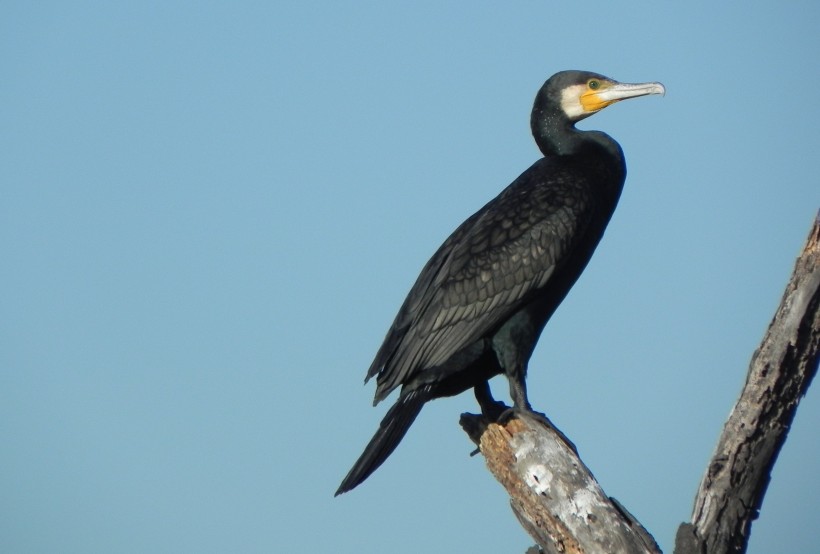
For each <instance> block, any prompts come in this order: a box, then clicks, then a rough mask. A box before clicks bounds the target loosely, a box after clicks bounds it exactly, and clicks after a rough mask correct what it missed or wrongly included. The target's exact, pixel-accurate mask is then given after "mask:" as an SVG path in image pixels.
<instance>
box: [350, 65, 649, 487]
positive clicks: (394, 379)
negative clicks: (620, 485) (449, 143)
mask: <svg viewBox="0 0 820 554" xmlns="http://www.w3.org/2000/svg"><path fill="white" fill-rule="evenodd" d="M663 92H664V89H663V86H662V85H660V84H659V83H643V84H638V85H627V84H622V83H617V82H615V81H612V80H611V79H608V78H606V77H604V76H602V75H598V74H596V73H590V72H584V71H562V72H560V73H557V74H555V75H553V76H552V77H551V78H550V79H549V80H548V81H547V82H546V83H544V85H543V86H542V87H541V90H540V91H539V92H538V95H537V96H536V98H535V105H534V106H533V110H532V117H531V127H532V132H533V136H534V137H535V141H536V143H537V144H538V147H539V148H540V150H541V152H542V153H543V154H544V157H543V158H541V159H540V160H538V161H537V162H535V163H534V164H533V165H532V166H531V167H530V168H529V169H527V170H526V171H525V172H524V173H522V174H521V176H519V177H518V178H517V179H516V180H515V181H513V183H512V184H511V185H510V186H508V187H507V188H506V189H504V191H502V192H501V194H499V195H498V196H497V197H496V198H495V199H493V200H492V201H490V202H489V203H488V204H487V205H485V206H484V207H483V208H481V209H480V210H479V211H478V212H476V213H475V214H474V215H473V216H471V217H470V218H469V219H467V221H465V222H464V223H462V224H461V225H460V226H459V227H458V229H456V230H455V232H453V234H452V235H450V237H449V238H448V239H447V240H446V241H445V242H444V244H443V245H442V246H441V247H440V248H439V249H438V251H437V252H436V253H435V254H434V255H433V257H432V258H431V259H430V261H429V262H427V265H426V266H424V269H422V271H421V274H420V275H419V277H418V280H417V281H416V283H415V285H413V288H412V289H411V290H410V293H409V294H408V295H407V298H406V300H405V301H404V304H403V305H402V307H401V309H400V310H399V313H398V315H397V316H396V319H395V321H394V322H393V325H392V326H391V327H390V330H389V331H388V332H387V336H386V337H385V339H384V343H383V344H382V346H381V348H380V349H379V352H378V353H377V354H376V358H375V359H374V360H373V363H372V365H371V366H370V369H369V370H368V372H367V379H366V380H365V381H367V380H368V379H370V378H371V377H376V382H377V387H376V395H375V401H374V404H376V403H378V402H379V401H381V400H383V399H384V398H386V397H387V396H388V395H389V394H390V393H391V392H392V391H393V390H394V389H396V388H397V387H399V386H401V392H400V394H399V397H398V399H397V400H396V403H395V405H394V406H393V407H392V408H390V410H389V411H388V412H387V415H386V416H385V417H384V419H383V420H382V422H381V425H380V426H379V430H378V431H377V432H376V434H375V436H374V437H373V439H372V440H371V441H370V443H369V444H368V445H367V447H366V448H365V451H364V453H363V454H362V455H361V457H360V458H359V460H358V461H357V462H356V463H355V465H354V466H353V468H352V469H351V470H350V472H349V473H348V475H347V476H346V477H345V479H344V481H342V484H341V485H340V486H339V490H337V491H336V494H337V495H338V494H341V493H343V492H346V491H349V490H350V489H352V488H354V487H356V486H357V485H358V484H360V483H361V482H362V481H364V480H365V479H366V478H367V477H368V476H369V475H370V474H371V473H372V472H373V471H374V470H375V469H376V468H378V467H379V466H380V465H381V464H382V462H384V460H385V459H386V458H387V457H388V456H389V455H390V454H391V453H392V452H393V450H394V449H395V448H396V446H397V445H398V443H399V441H400V440H401V439H402V437H403V436H404V434H405V433H406V432H407V429H408V428H409V427H410V425H411V424H412V423H413V421H414V420H415V418H416V416H417V415H418V414H419V412H420V411H421V408H422V406H423V405H424V403H425V402H427V401H428V400H432V399H434V398H439V397H442V396H452V395H455V394H459V393H461V392H463V391H465V390H467V389H469V388H474V389H475V394H476V398H477V400H478V402H479V404H480V405H481V409H482V411H483V412H484V413H485V414H486V415H491V416H495V415H497V414H498V411H499V409H500V408H499V404H498V403H496V402H495V401H494V400H493V398H492V396H491V394H490V389H489V385H488V384H487V381H488V379H490V378H492V377H493V376H495V375H498V374H502V373H503V374H505V375H506V376H507V377H508V380H509V385H510V396H511V398H512V400H513V402H514V405H515V408H517V409H520V410H529V409H530V404H529V401H528V399H527V392H526V385H525V376H526V373H527V363H528V361H529V359H530V356H531V355H532V352H533V349H534V348H535V344H536V342H537V340H538V337H539V336H540V334H541V331H542V329H543V328H544V325H545V324H546V322H547V321H548V320H549V318H550V316H552V313H553V312H554V311H555V309H556V308H557V307H558V305H559V304H560V303H561V301H562V300H563V299H564V297H565V296H566V294H567V292H569V289H570V287H572V285H573V283H575V281H576V279H577V278H578V276H579V275H580V274H581V272H582V271H583V269H584V267H585V266H586V265H587V262H588V261H589V259H590V257H591V256H592V253H593V251H594V250H595V247H596V246H597V245H598V242H599V240H600V239H601V237H602V235H603V233H604V229H605V228H606V225H607V223H608V222H609V219H610V217H611V216H612V213H613V211H614V210H615V206H616V204H617V202H618V197H619V196H620V194H621V189H622V187H623V183H624V178H625V177H626V165H625V164H624V157H623V152H622V151H621V148H620V146H619V145H618V143H617V142H615V141H614V140H613V139H612V138H610V137H609V136H608V135H606V134H604V133H601V132H599V131H580V130H578V129H576V128H575V126H574V125H575V123H576V122H577V121H579V120H581V119H583V118H585V117H587V116H589V115H592V114H593V113H595V112H597V111H599V110H601V109H603V108H604V107H606V106H608V105H609V104H611V103H613V102H616V101H618V100H622V99H625V98H632V97H635V96H643V95H646V94H662V93H663Z"/></svg>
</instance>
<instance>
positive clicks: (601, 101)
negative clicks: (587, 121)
mask: <svg viewBox="0 0 820 554" xmlns="http://www.w3.org/2000/svg"><path fill="white" fill-rule="evenodd" d="M649 94H666V88H664V86H663V85H662V84H660V83H618V82H612V83H611V84H609V86H605V87H602V88H600V89H598V90H588V91H586V92H585V93H583V94H582V95H581V104H582V105H583V107H584V110H586V111H587V112H590V113H593V112H597V111H599V110H602V109H604V108H606V107H607V106H609V105H610V104H614V103H615V102H619V101H621V100H626V99H627V98H637V97H639V96H647V95H649Z"/></svg>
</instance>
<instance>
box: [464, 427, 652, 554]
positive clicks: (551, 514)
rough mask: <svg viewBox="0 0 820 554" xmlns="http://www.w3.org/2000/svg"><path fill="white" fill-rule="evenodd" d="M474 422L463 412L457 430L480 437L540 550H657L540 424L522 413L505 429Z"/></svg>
mask: <svg viewBox="0 0 820 554" xmlns="http://www.w3.org/2000/svg"><path fill="white" fill-rule="evenodd" d="M480 419H481V418H480V416H473V415H471V414H464V415H462V426H463V427H464V428H465V430H467V431H468V433H470V434H471V435H472V436H473V437H476V436H480V439H479V446H480V449H481V452H482V453H483V454H484V457H485V458H486V461H487V467H488V468H489V469H490V471H491V472H492V473H493V475H495V477H496V479H498V481H499V482H500V483H501V484H502V485H503V486H504V487H505V488H506V489H507V492H508V493H509V494H510V504H511V505H512V508H513V511H514V512H515V515H516V516H517V517H518V520H519V521H520V522H521V525H522V526H523V527H524V529H526V530H527V532H528V533H529V534H530V535H531V536H532V537H533V538H534V539H535V540H536V542H538V544H539V545H540V546H541V548H542V549H543V551H544V552H548V553H552V552H563V553H581V552H586V553H588V554H592V553H599V552H600V553H602V554H603V553H612V552H619V553H629V554H631V553H635V554H637V553H640V554H657V553H659V552H660V549H659V548H658V545H657V544H656V543H655V541H654V539H653V538H652V537H651V535H649V533H647V532H646V530H645V529H643V527H641V525H640V524H639V523H638V522H637V521H636V520H635V519H634V518H633V517H632V516H631V515H630V514H629V513H628V512H626V510H624V509H623V507H621V506H620V505H619V504H618V503H617V502H616V501H614V500H613V499H610V498H609V497H607V496H606V495H605V494H604V491H603V490H601V487H600V486H599V485H598V482H597V481H596V480H595V478H594V477H593V476H592V474H591V473H590V471H589V469H588V468H587V467H586V466H585V465H584V464H583V462H582V461H581V460H580V459H579V458H578V455H577V454H576V452H575V449H574V447H572V445H571V444H570V443H568V441H566V440H565V438H564V437H563V435H562V434H561V433H560V432H559V431H558V430H557V429H555V428H554V427H552V425H551V424H550V423H549V421H548V420H547V419H546V418H543V419H541V418H539V417H537V416H534V415H531V414H526V413H522V414H520V415H519V416H517V417H515V418H513V419H510V420H509V421H507V422H506V423H504V424H497V423H489V424H486V422H485V424H486V425H485V426H484V428H483V430H482V429H481V427H482V426H481V425H480V424H477V421H479V420H480ZM476 431H478V432H477V433H476ZM482 431H483V432H482Z"/></svg>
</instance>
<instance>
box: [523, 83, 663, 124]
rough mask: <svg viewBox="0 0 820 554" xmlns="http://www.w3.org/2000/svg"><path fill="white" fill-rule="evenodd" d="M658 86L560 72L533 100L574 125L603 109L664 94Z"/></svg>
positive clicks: (656, 84) (655, 84) (657, 84)
mask: <svg viewBox="0 0 820 554" xmlns="http://www.w3.org/2000/svg"><path fill="white" fill-rule="evenodd" d="M665 92H666V89H665V88H664V86H663V85H662V84H660V83H619V82H618V81H615V80H613V79H610V78H608V77H604V76H603V75H599V74H598V73H592V72H590V71H561V72H560V73H556V74H555V75H553V76H552V77H550V78H549V79H548V80H547V82H546V83H544V86H543V87H541V91H540V92H539V94H538V97H537V98H536V107H537V106H538V105H539V100H540V102H541V103H542V104H548V105H551V106H555V107H559V108H560V110H561V112H563V115H564V117H566V119H567V120H569V121H570V122H572V123H574V122H576V121H580V120H582V119H584V118H585V117H589V116H590V115H592V114H594V113H596V112H599V111H601V110H603V109H604V108H606V107H607V106H609V105H611V104H614V103H615V102H619V101H621V100H626V99H627V98H637V97H638V96H646V95H648V94H664V93H665Z"/></svg>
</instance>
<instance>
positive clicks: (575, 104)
mask: <svg viewBox="0 0 820 554" xmlns="http://www.w3.org/2000/svg"><path fill="white" fill-rule="evenodd" d="M586 88H587V86H586V85H573V86H571V87H567V88H565V89H564V90H562V91H561V109H562V110H564V113H565V114H567V117H568V118H569V120H570V121H578V120H579V119H581V118H583V117H585V116H588V115H590V114H589V113H588V112H587V111H586V110H584V107H583V106H582V105H581V94H583V93H584V91H586Z"/></svg>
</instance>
